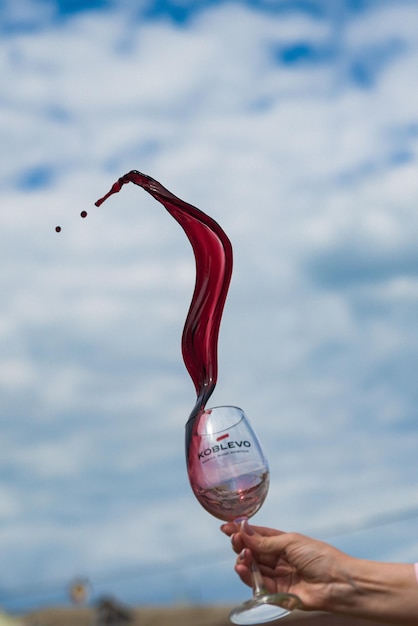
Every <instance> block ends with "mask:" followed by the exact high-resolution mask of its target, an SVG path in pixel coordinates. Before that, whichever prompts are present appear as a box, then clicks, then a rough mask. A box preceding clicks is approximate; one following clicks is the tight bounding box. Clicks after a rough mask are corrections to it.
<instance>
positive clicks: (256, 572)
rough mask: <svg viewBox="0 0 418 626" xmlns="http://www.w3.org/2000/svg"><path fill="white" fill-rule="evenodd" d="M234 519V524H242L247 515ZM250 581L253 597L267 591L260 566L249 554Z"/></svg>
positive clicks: (262, 594)
mask: <svg viewBox="0 0 418 626" xmlns="http://www.w3.org/2000/svg"><path fill="white" fill-rule="evenodd" d="M234 521H235V524H237V525H238V524H242V522H244V521H245V522H247V521H248V517H238V518H237V519H236V520H234ZM250 570H251V583H252V587H253V596H254V598H259V597H260V596H264V595H266V594H267V593H268V591H267V589H266V588H265V586H264V584H263V577H262V575H261V572H260V568H259V567H258V565H257V561H256V560H255V559H254V557H253V556H252V555H251V565H250Z"/></svg>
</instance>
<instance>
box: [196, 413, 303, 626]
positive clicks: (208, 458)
mask: <svg viewBox="0 0 418 626" xmlns="http://www.w3.org/2000/svg"><path fill="white" fill-rule="evenodd" d="M186 437H187V439H186V454H187V472H188V476H189V481H190V485H191V487H192V490H193V493H194V494H195V496H196V498H197V499H198V501H199V502H200V504H201V505H202V506H203V508H204V509H206V511H208V512H209V513H211V514H212V515H214V516H215V517H217V518H218V519H221V520H223V521H226V522H232V521H234V522H236V523H238V522H242V521H244V520H247V519H248V518H249V517H252V516H253V515H254V514H255V513H256V512H257V511H258V510H259V509H260V507H261V505H262V504H263V502H264V500H265V498H266V496H267V492H268V488H269V476H270V475H269V468H268V463H267V460H266V458H265V456H264V454H263V450H262V448H261V445H260V442H259V441H258V439H257V436H256V434H255V432H254V430H253V429H252V427H251V425H250V423H249V421H248V419H247V417H246V415H245V413H244V411H243V410H242V409H240V408H238V407H236V406H218V407H214V408H212V409H204V410H202V411H200V413H198V414H197V415H196V416H195V417H194V419H192V420H190V421H189V422H188V428H187V431H186ZM251 569H252V571H251V574H252V584H253V597H252V599H251V600H248V601H247V602H244V604H242V605H241V606H238V607H236V608H235V609H233V610H232V612H231V614H230V616H229V617H230V620H231V621H232V622H233V623H234V624H243V625H245V624H260V623H265V622H270V621H273V620H276V619H279V618H281V617H284V616H285V615H288V613H289V612H290V611H292V610H293V609H295V608H301V606H302V605H301V602H300V600H299V598H298V597H297V596H295V595H293V594H289V593H273V594H269V593H268V592H267V590H266V589H265V587H264V585H263V581H262V576H261V573H260V571H259V569H258V566H257V563H256V562H255V560H254V559H252V564H251Z"/></svg>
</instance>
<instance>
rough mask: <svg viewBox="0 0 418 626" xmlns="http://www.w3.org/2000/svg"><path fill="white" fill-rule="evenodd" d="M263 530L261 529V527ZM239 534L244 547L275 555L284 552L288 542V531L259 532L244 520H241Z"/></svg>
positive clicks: (255, 551)
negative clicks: (272, 533)
mask: <svg viewBox="0 0 418 626" xmlns="http://www.w3.org/2000/svg"><path fill="white" fill-rule="evenodd" d="M261 530H263V529H261ZM239 535H240V537H241V540H242V542H243V544H244V546H245V547H246V548H249V549H250V550H251V551H252V552H254V553H258V554H260V553H262V552H263V553H265V554H273V553H274V554H275V555H277V556H279V555H280V553H283V552H285V550H286V547H287V545H288V543H289V537H288V533H285V532H281V531H275V533H274V535H271V534H270V533H263V532H259V529H258V528H257V527H256V528H254V527H253V526H250V524H249V523H248V522H247V520H244V521H243V522H241V526H240V530H239Z"/></svg>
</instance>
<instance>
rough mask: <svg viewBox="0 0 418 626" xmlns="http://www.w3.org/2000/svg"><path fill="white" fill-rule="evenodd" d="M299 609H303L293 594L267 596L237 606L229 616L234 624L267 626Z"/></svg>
mask: <svg viewBox="0 0 418 626" xmlns="http://www.w3.org/2000/svg"><path fill="white" fill-rule="evenodd" d="M299 608H302V604H301V602H300V600H299V598H298V597H297V596H295V595H293V594H291V593H274V594H266V595H261V596H258V597H256V598H253V599H252V600H247V602H244V603H243V604H241V605H240V606H237V607H236V608H235V609H233V610H232V611H231V613H230V614H229V619H230V620H231V622H232V623H233V624H240V625H241V626H248V625H250V624H265V623H266V622H273V621H274V620H276V619H281V618H282V617H285V616H286V615H289V613H290V612H291V611H293V610H294V609H299Z"/></svg>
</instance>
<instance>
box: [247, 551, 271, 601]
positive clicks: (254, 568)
mask: <svg viewBox="0 0 418 626" xmlns="http://www.w3.org/2000/svg"><path fill="white" fill-rule="evenodd" d="M251 581H252V586H253V595H254V597H255V598H259V597H260V596H264V595H265V594H266V593H267V590H266V588H265V586H264V584H263V577H262V576H261V572H260V569H259V567H258V565H257V563H256V561H255V560H254V558H252V560H251Z"/></svg>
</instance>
